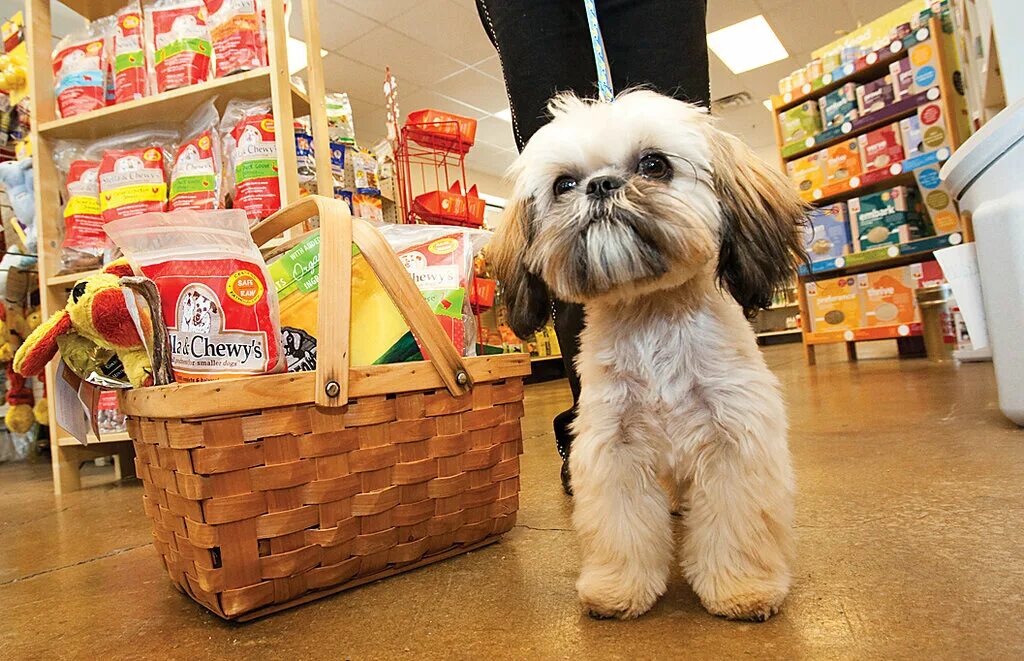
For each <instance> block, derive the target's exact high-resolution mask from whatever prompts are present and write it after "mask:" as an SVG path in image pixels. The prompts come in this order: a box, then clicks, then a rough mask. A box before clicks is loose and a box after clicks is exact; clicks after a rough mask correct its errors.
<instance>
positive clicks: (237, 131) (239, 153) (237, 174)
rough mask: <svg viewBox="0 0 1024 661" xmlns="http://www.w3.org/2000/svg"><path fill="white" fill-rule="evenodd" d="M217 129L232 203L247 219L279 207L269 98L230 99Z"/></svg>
mask: <svg viewBox="0 0 1024 661" xmlns="http://www.w3.org/2000/svg"><path fill="white" fill-rule="evenodd" d="M220 131H221V139H222V140H223V143H224V154H225V162H226V168H225V169H226V176H225V179H226V181H227V184H228V190H229V191H230V192H231V199H232V204H233V206H234V208H235V209H242V210H243V211H245V214H246V216H248V217H249V222H250V223H256V222H258V221H260V220H263V219H264V218H266V217H267V216H269V215H270V214H272V213H274V212H275V211H277V210H278V209H280V208H281V187H280V184H279V182H278V178H277V174H278V160H277V142H276V133H275V131H276V127H275V123H274V115H273V113H272V111H271V103H270V99H264V100H262V101H240V100H233V101H231V102H230V103H229V104H228V106H227V108H225V109H224V118H223V119H222V120H221V123H220Z"/></svg>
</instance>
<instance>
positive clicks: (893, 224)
mask: <svg viewBox="0 0 1024 661" xmlns="http://www.w3.org/2000/svg"><path fill="white" fill-rule="evenodd" d="M915 192H916V191H915ZM848 206H849V209H850V218H851V220H852V223H851V225H852V226H853V227H854V228H855V230H854V237H853V242H854V246H855V248H856V249H857V251H858V252H860V251H864V250H871V249H872V248H880V247H882V246H890V245H897V244H900V243H905V242H907V241H911V240H913V239H917V238H920V237H921V236H924V234H925V230H926V228H925V226H924V221H923V219H922V217H921V213H920V206H919V205H918V204H917V199H916V195H915V193H911V192H910V190H909V189H908V188H907V187H906V186H895V187H893V188H889V189H886V190H883V191H879V192H877V193H870V194H868V195H862V196H860V197H856V198H853V199H852V200H850V201H849V203H848Z"/></svg>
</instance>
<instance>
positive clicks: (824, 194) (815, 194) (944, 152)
mask: <svg viewBox="0 0 1024 661" xmlns="http://www.w3.org/2000/svg"><path fill="white" fill-rule="evenodd" d="M948 158H949V150H948V149H945V148H943V149H939V150H938V151H935V152H930V153H928V154H922V155H921V156H915V157H914V158H912V159H907V160H905V161H900V162H899V163H893V164H892V165H890V166H889V167H887V168H879V169H877V170H869V171H867V172H863V173H861V174H859V175H857V176H856V177H850V178H849V179H844V180H843V181H838V182H836V183H834V184H831V185H829V186H825V187H824V188H816V189H814V190H813V191H811V193H810V194H809V195H806V194H801V197H802V198H803V199H804V201H806V202H810V203H811V204H814V205H817V206H822V205H825V204H832V203H833V202H839V201H841V200H848V199H850V198H851V197H858V196H860V195H866V194H867V193H874V192H875V191H878V190H881V189H883V188H891V187H893V186H900V185H903V184H909V183H912V182H913V181H914V173H913V170H916V169H918V168H921V167H925V165H927V164H930V163H931V164H934V163H939V162H942V161H945V160H946V159H948Z"/></svg>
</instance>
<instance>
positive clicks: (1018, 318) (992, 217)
mask: <svg viewBox="0 0 1024 661" xmlns="http://www.w3.org/2000/svg"><path fill="white" fill-rule="evenodd" d="M942 178H943V179H944V180H945V182H946V186H947V188H948V189H949V192H950V193H951V194H952V195H953V196H954V197H955V198H956V199H957V200H959V202H960V210H961V212H963V213H964V214H965V215H969V216H970V217H971V218H972V220H973V225H974V237H975V243H976V244H977V251H978V272H979V274H980V276H981V289H982V300H983V301H984V304H985V316H986V318H987V320H988V334H989V341H990V343H991V345H992V362H993V364H994V366H995V371H996V385H997V387H998V389H999V408H1000V409H1002V411H1003V413H1004V414H1005V415H1006V417H1008V418H1009V419H1010V420H1013V421H1014V422H1015V423H1017V424H1018V425H1021V426H1024V99H1022V100H1020V101H1018V102H1017V103H1014V104H1013V105H1012V106H1010V107H1008V108H1006V109H1005V110H1003V111H1002V112H1000V113H999V114H998V115H996V116H995V117H994V118H992V120H991V121H990V122H989V123H987V124H986V125H985V126H983V127H982V128H981V130H980V131H978V132H977V133H975V134H974V135H973V136H971V138H970V139H969V140H968V141H967V142H965V143H964V144H963V146H961V147H960V149H958V150H957V151H956V153H955V154H953V156H952V158H950V159H949V161H948V162H947V163H946V164H945V165H944V166H943V168H942Z"/></svg>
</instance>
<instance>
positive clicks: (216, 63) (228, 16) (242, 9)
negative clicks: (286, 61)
mask: <svg viewBox="0 0 1024 661" xmlns="http://www.w3.org/2000/svg"><path fill="white" fill-rule="evenodd" d="M206 10H207V12H209V18H208V19H207V25H208V26H209V28H210V38H211V40H212V41H213V68H214V76H215V77H216V78H221V77H223V76H227V75H229V74H232V73H236V72H239V71H251V70H253V69H258V68H260V67H262V66H266V64H267V49H266V45H265V44H266V42H265V39H266V36H265V34H264V30H263V28H262V25H261V23H262V21H261V18H260V12H259V10H258V8H257V7H256V0H206Z"/></svg>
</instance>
